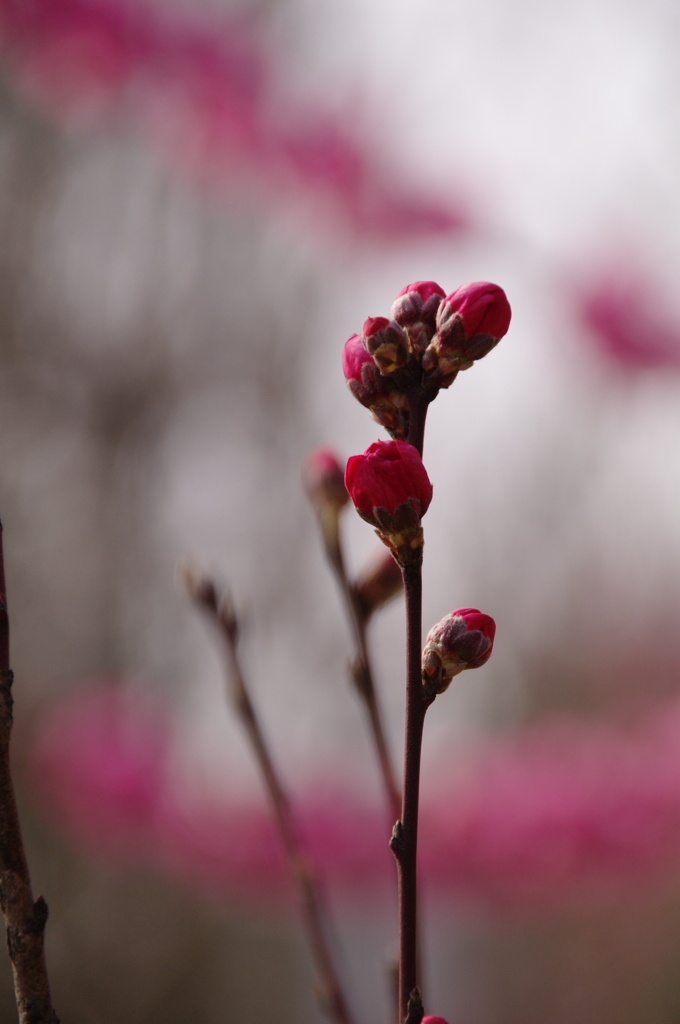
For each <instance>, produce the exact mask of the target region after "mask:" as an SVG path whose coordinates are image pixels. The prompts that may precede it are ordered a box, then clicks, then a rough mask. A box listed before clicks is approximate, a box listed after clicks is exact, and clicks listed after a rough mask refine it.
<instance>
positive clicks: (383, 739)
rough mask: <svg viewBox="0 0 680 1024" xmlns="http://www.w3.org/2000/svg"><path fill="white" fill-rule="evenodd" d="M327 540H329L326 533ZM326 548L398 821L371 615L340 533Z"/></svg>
mask: <svg viewBox="0 0 680 1024" xmlns="http://www.w3.org/2000/svg"><path fill="white" fill-rule="evenodd" d="M324 539H326V537H325V534H324ZM325 547H326V555H327V557H328V561H329V562H330V564H331V566H332V568H333V571H334V573H335V577H336V579H337V581H338V585H339V587H340V592H341V594H342V596H343V599H344V602H345V607H346V609H347V616H348V618H349V621H350V624H351V627H352V633H353V635H354V643H355V656H354V659H353V661H352V664H351V666H350V668H351V676H352V681H353V683H354V685H355V687H356V690H357V693H358V694H359V696H360V697H361V699H362V701H363V702H364V706H365V708H366V713H367V715H368V722H369V727H370V730H371V735H372V737H373V744H374V746H375V752H376V756H377V759H378V765H379V768H380V774H381V777H382V781H383V788H384V791H385V799H386V801H387V807H388V811H389V814H390V819H391V820H392V821H396V820H397V818H398V817H399V814H400V812H401V792H400V790H399V785H398V783H397V778H396V774H395V771H394V767H393V765H392V757H391V755H390V750H389V746H388V743H387V736H386V734H385V728H384V725H383V717H382V712H381V710H380V702H379V700H378V693H377V690H376V687H375V681H374V678H373V668H372V664H371V658H370V654H369V651H368V640H367V635H366V628H367V625H368V618H369V616H368V615H367V614H366V610H365V609H364V607H363V605H362V602H361V600H360V598H359V594H358V593H357V590H356V587H355V586H354V585H353V584H352V583H351V582H350V580H349V578H348V576H347V570H346V568H345V558H344V552H343V549H342V541H341V538H340V535H339V534H338V537H337V541H336V543H335V544H332V545H331V544H328V543H326V545H325Z"/></svg>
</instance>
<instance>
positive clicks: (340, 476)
mask: <svg viewBox="0 0 680 1024" xmlns="http://www.w3.org/2000/svg"><path fill="white" fill-rule="evenodd" d="M302 481H303V483H304V485H305V490H306V491H307V496H308V497H309V500H310V501H311V503H312V505H313V506H314V508H315V509H316V511H317V513H319V514H322V513H324V512H326V511H333V512H335V513H336V514H337V512H339V511H340V509H342V508H344V506H345V505H346V504H347V502H348V501H349V495H348V493H347V489H346V487H345V474H344V472H343V469H342V466H341V465H340V463H339V462H338V459H337V456H336V454H335V452H334V451H332V449H330V448H315V449H314V451H313V452H311V453H310V454H309V455H308V456H307V458H306V459H305V462H304V465H303V467H302Z"/></svg>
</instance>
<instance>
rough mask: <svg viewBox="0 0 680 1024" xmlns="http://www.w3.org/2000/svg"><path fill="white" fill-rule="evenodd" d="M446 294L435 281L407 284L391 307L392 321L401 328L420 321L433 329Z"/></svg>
mask: <svg viewBox="0 0 680 1024" xmlns="http://www.w3.org/2000/svg"><path fill="white" fill-rule="evenodd" d="M445 295H446V292H445V291H444V289H443V288H441V287H440V286H439V285H438V284H437V283H436V282H435V281H414V282H413V284H407V285H406V287H405V288H402V289H401V291H400V292H399V294H398V295H397V297H396V299H395V300H394V303H393V305H392V310H391V315H392V319H393V320H396V321H397V323H398V324H401V325H402V327H406V326H407V325H409V324H412V323H415V322H416V321H418V320H420V321H422V322H424V323H428V324H431V325H432V326H433V327H434V322H435V316H436V314H437V310H438V309H439V305H440V303H441V301H442V299H443V298H444V296H445Z"/></svg>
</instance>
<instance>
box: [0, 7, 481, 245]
mask: <svg viewBox="0 0 680 1024" xmlns="http://www.w3.org/2000/svg"><path fill="white" fill-rule="evenodd" d="M0 52H2V53H3V55H4V57H5V60H6V62H8V64H9V67H10V69H11V70H13V72H14V75H15V80H16V82H17V84H18V86H19V88H20V89H21V90H22V91H23V92H24V93H25V94H26V95H27V96H28V97H29V98H30V99H31V100H32V101H33V102H34V103H37V104H38V105H39V106H40V107H41V108H42V109H43V110H44V111H45V112H46V113H48V114H49V115H50V116H51V117H54V118H57V119H59V120H61V121H65V122H68V123H70V124H71V125H81V126H82V125H83V124H84V125H91V124H97V123H99V122H100V121H101V119H102V117H104V116H105V115H110V114H113V113H118V114H121V115H122V116H123V118H124V120H127V121H129V122H131V123H132V124H135V125H136V126H137V128H138V129H139V130H140V131H141V133H142V135H143V137H144V138H145V139H148V138H150V139H155V141H156V144H157V145H158V146H159V147H160V148H161V149H162V150H163V151H164V152H165V153H166V154H167V155H168V156H169V157H170V158H171V160H172V162H173V163H174V164H175V165H177V166H180V167H182V168H184V169H185V170H186V171H189V172H190V173H191V174H192V175H193V176H194V177H198V178H199V179H201V180H202V181H207V182H209V183H210V184H212V185H213V186H215V187H224V185H225V183H226V185H227V187H229V186H230V185H231V186H232V187H233V185H234V184H235V182H238V184H239V186H240V187H241V188H242V189H247V188H250V187H251V186H252V183H253V180H255V181H256V182H257V183H258V185H259V194H262V193H263V192H264V193H265V194H267V195H268V196H269V197H270V198H271V200H272V201H273V202H278V203H280V202H282V201H283V202H286V203H287V202H290V200H291V199H292V198H295V200H296V202H297V203H303V205H304V204H305V203H308V202H309V201H310V200H311V201H312V202H314V203H315V205H316V206H319V205H320V206H321V207H322V208H323V209H325V210H326V212H327V213H329V214H331V216H332V218H333V219H335V220H340V221H342V223H344V224H345V225H347V226H349V227H350V229H352V230H353V231H354V232H356V233H357V234H359V235H364V236H365V235H370V236H375V237H387V238H399V237H400V238H404V239H407V238H412V237H414V236H422V235H432V234H441V233H449V232H451V231H458V230H460V229H461V228H463V227H465V226H467V219H468V218H467V216H466V215H465V214H464V213H463V210H462V207H461V205H460V203H459V202H457V201H456V200H455V199H453V200H449V201H439V200H437V199H432V198H430V197H428V196H427V195H426V194H425V193H424V192H423V190H422V189H418V188H417V187H416V188H410V187H409V186H408V185H406V184H405V183H404V181H403V180H402V179H400V177H399V175H398V173H396V172H395V171H394V170H393V168H392V163H393V161H392V162H390V161H387V160H386V161H382V162H381V160H380V159H379V158H378V155H377V152H376V151H375V147H371V146H370V145H369V144H368V143H367V141H366V140H362V139H361V137H360V135H359V133H358V132H357V131H356V128H355V125H353V124H352V123H350V120H349V118H343V117H341V116H339V115H336V114H330V113H329V112H328V111H326V110H324V109H323V107H322V106H321V105H320V104H318V103H315V102H312V101H307V100H305V99H303V98H300V97H296V96H295V95H294V94H293V92H292V90H289V89H288V88H287V87H286V84H285V80H283V79H285V74H283V73H282V69H281V68H280V67H279V62H277V60H276V59H275V55H274V53H273V51H272V47H271V45H268V43H267V42H266V41H265V34H264V31H263V27H262V25H261V24H259V23H258V22H257V20H256V19H255V18H254V17H253V16H252V15H246V14H244V13H241V14H238V13H236V14H234V13H232V14H230V15H229V16H224V15H223V16H222V17H220V18H219V20H215V21H214V23H212V24H210V23H206V19H205V18H204V19H203V21H199V20H198V19H197V18H196V20H192V19H191V18H190V17H189V15H188V14H187V13H185V14H184V15H183V16H180V15H179V14H178V13H175V14H174V15H170V14H169V13H168V11H167V10H166V11H163V10H162V9H161V7H160V6H158V5H152V4H151V3H149V2H148V0H147V2H145V3H140V2H137V3H133V2H132V0H31V2H28V3H27V2H26V0H0Z"/></svg>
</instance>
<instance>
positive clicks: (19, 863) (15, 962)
mask: <svg viewBox="0 0 680 1024" xmlns="http://www.w3.org/2000/svg"><path fill="white" fill-rule="evenodd" d="M12 679H13V675H12V670H11V669H10V667H9V617H8V615H7V596H6V590H5V560H4V554H3V547H2V523H0V861H1V869H0V904H1V905H2V912H3V914H4V917H5V925H6V927H7V947H8V949H9V956H10V960H11V961H12V973H13V975H14V994H15V997H16V1003H17V1009H18V1011H19V1022H20V1024H58V1020H59V1018H58V1017H57V1016H56V1014H55V1012H54V1010H53V1008H52V1000H51V997H50V983H49V980H48V977H47V967H46V964H45V953H44V948H43V940H44V931H45V922H46V921H47V904H46V903H45V900H44V899H43V898H42V896H39V897H38V899H37V900H36V901H35V903H34V902H33V892H32V890H31V879H30V876H29V873H28V863H27V861H26V854H25V852H24V844H23V841H22V838H21V826H20V824H19V815H18V813H17V805H16V799H15V796H14V786H13V784H12V774H11V769H10V761H9V739H10V734H11V731H12V723H13V717H12V704H13V698H12Z"/></svg>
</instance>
